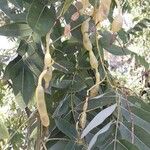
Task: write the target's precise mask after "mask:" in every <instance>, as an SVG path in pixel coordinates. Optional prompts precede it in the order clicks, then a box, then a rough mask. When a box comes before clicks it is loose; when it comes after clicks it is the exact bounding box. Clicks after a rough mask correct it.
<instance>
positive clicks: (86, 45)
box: [83, 34, 92, 51]
mask: <svg viewBox="0 0 150 150" xmlns="http://www.w3.org/2000/svg"><path fill="white" fill-rule="evenodd" d="M83 46H84V48H85V49H86V50H87V51H92V43H91V41H90V38H89V35H88V34H85V35H84V36H83Z"/></svg>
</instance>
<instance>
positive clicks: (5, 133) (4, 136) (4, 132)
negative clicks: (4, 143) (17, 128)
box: [0, 119, 9, 139]
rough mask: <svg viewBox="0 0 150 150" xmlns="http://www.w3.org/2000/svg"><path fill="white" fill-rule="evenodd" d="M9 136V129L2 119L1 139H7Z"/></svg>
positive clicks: (0, 121) (0, 127)
mask: <svg viewBox="0 0 150 150" xmlns="http://www.w3.org/2000/svg"><path fill="white" fill-rule="evenodd" d="M8 137H9V132H8V129H7V128H6V125H5V124H4V123H3V121H2V120H1V119H0V139H7V138H8Z"/></svg>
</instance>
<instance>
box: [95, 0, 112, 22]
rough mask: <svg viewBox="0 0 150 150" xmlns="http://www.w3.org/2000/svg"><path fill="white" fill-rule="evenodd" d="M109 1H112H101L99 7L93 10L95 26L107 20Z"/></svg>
mask: <svg viewBox="0 0 150 150" xmlns="http://www.w3.org/2000/svg"><path fill="white" fill-rule="evenodd" d="M111 1H112V0H102V1H101V3H100V5H99V8H95V10H94V13H93V19H94V21H95V24H97V23H99V22H102V21H104V20H105V19H107V17H108V14H109V10H110V5H111Z"/></svg>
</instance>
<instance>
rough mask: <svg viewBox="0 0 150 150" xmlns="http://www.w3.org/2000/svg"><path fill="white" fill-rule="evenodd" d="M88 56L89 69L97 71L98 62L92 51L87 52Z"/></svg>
mask: <svg viewBox="0 0 150 150" xmlns="http://www.w3.org/2000/svg"><path fill="white" fill-rule="evenodd" d="M89 55H90V64H91V67H92V68H93V69H97V68H98V61H97V59H96V57H95V55H94V53H93V51H89Z"/></svg>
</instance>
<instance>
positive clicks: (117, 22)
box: [111, 13, 123, 33]
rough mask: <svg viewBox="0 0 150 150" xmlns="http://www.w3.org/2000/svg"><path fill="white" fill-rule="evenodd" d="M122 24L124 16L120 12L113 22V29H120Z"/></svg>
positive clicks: (114, 30)
mask: <svg viewBox="0 0 150 150" xmlns="http://www.w3.org/2000/svg"><path fill="white" fill-rule="evenodd" d="M122 25H123V16H122V13H119V14H118V15H117V16H116V17H115V18H114V20H113V22H112V26H111V31H112V32H113V33H115V32H118V31H120V30H121V28H122Z"/></svg>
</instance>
